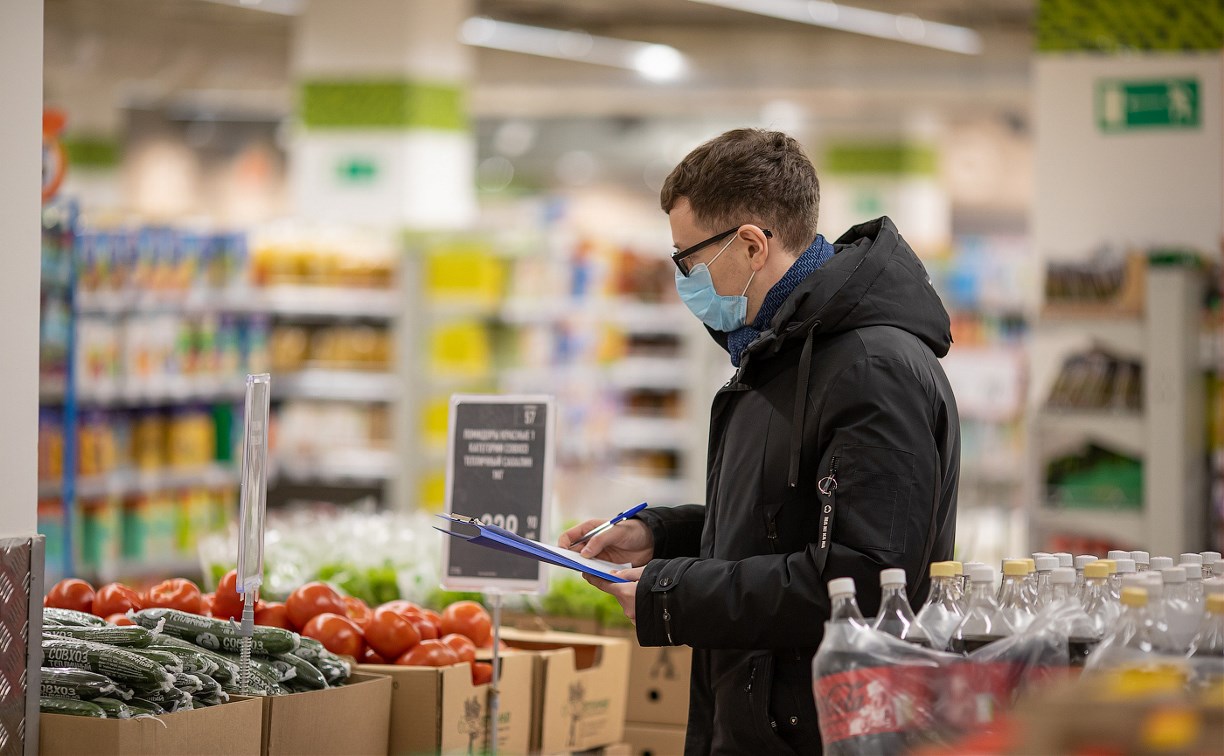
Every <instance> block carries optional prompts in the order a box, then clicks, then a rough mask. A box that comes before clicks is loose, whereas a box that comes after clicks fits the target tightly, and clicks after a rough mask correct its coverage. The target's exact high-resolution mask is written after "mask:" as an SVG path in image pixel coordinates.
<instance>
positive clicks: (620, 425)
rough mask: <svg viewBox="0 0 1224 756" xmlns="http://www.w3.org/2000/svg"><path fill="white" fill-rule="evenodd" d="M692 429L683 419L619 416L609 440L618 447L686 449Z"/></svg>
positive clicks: (611, 430)
mask: <svg viewBox="0 0 1224 756" xmlns="http://www.w3.org/2000/svg"><path fill="white" fill-rule="evenodd" d="M690 435H691V429H690V426H689V425H688V424H686V423H685V422H683V421H682V420H676V419H674V418H658V417H618V418H617V419H616V420H615V421H613V423H612V427H611V429H610V430H609V434H608V441H609V443H611V445H612V446H613V447H614V448H617V449H649V450H666V451H671V450H684V449H685V448H686V447H687V446H688V443H689V436H690Z"/></svg>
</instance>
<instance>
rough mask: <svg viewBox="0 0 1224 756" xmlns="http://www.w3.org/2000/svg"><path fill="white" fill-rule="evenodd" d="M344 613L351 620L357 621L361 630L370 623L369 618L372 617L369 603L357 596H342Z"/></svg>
mask: <svg viewBox="0 0 1224 756" xmlns="http://www.w3.org/2000/svg"><path fill="white" fill-rule="evenodd" d="M344 613H345V615H346V616H347V617H348V618H349V619H351V620H352V621H354V622H356V623H357V626H358V627H360V628H361V629H362V630H365V629H366V626H367V625H369V624H370V620H371V619H372V618H373V617H374V613H373V612H371V611H370V605H369V604H367V603H366V602H364V601H362V600H361V599H359V598H354V597H352V596H345V597H344Z"/></svg>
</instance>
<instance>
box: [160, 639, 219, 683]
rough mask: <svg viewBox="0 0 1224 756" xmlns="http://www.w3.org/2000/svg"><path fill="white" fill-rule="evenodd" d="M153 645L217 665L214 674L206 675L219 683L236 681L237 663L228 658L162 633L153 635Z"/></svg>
mask: <svg viewBox="0 0 1224 756" xmlns="http://www.w3.org/2000/svg"><path fill="white" fill-rule="evenodd" d="M153 643H154V645H156V646H173V647H174V648H180V649H183V650H185V651H191V652H193V653H195V654H198V655H200V656H203V657H204V658H206V659H208V660H209V661H211V662H213V663H214V664H216V665H217V670H216V671H215V672H209V673H208V674H210V675H212V676H213V677H215V678H217V679H218V680H219V681H221V682H225V681H227V680H230V679H233V680H237V679H238V663H237V662H236V661H234V660H233V659H231V658H230V657H228V656H223V655H221V654H219V653H217V652H216V651H210V650H208V649H206V648H200V647H199V646H197V645H196V644H194V643H191V642H190V641H185V640H183V639H182V638H175V637H174V636H172V635H166V634H164V633H159V634H157V635H155V636H154V638H153ZM184 669H185V667H184Z"/></svg>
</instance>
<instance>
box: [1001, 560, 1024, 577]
mask: <svg viewBox="0 0 1224 756" xmlns="http://www.w3.org/2000/svg"><path fill="white" fill-rule="evenodd" d="M1003 574H1004V575H1007V576H1008V577H1016V576H1020V577H1024V576H1025V575H1027V574H1028V560H1026V559H1004V560H1003Z"/></svg>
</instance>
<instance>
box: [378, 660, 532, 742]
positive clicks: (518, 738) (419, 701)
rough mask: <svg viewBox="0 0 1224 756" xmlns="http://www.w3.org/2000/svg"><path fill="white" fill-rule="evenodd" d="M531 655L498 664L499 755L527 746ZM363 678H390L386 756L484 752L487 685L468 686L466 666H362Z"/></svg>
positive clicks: (469, 673)
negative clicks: (396, 755)
mask: <svg viewBox="0 0 1224 756" xmlns="http://www.w3.org/2000/svg"><path fill="white" fill-rule="evenodd" d="M534 664H535V661H534V659H533V657H532V656H531V655H530V654H526V653H510V654H507V655H505V656H503V657H502V659H501V685H500V686H499V688H500V694H501V695H500V697H499V700H498V716H497V719H498V726H497V752H498V753H505V754H525V753H527V752H528V750H529V748H530V744H531V675H532V671H533V669H534ZM358 669H359V670H360V671H361V672H363V673H365V672H369V673H374V674H379V675H386V676H387V677H390V678H391V685H392V690H391V729H390V738H389V748H388V751H387V752H388V753H390V754H414V753H454V752H458V753H483V752H486V751H488V737H487V736H488V726H487V720H488V716H489V689H490V686H489V685H472V675H471V669H470V667H469V665H468V664H466V663H463V664H455V665H453V666H450V667H438V668H435V667H401V666H398V665H394V664H363V665H360V666H359V667H358Z"/></svg>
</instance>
